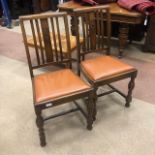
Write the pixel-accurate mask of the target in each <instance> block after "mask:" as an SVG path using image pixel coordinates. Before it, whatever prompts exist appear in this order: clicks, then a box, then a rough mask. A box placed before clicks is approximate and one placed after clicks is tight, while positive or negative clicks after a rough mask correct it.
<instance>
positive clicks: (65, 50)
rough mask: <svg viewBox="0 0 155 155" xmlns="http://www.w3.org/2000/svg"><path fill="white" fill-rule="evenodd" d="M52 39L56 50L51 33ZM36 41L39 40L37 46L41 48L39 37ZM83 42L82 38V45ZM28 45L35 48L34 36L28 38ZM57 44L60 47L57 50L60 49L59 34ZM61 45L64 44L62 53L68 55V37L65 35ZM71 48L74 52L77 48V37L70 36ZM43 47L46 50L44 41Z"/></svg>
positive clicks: (62, 37) (62, 36) (62, 35)
mask: <svg viewBox="0 0 155 155" xmlns="http://www.w3.org/2000/svg"><path fill="white" fill-rule="evenodd" d="M50 38H51V44H52V47H53V48H54V49H55V46H54V42H53V34H52V33H50ZM41 39H42V37H41ZM36 40H37V46H38V47H39V48H40V47H41V46H40V42H39V38H38V37H37V38H36ZM82 42H83V38H80V43H82ZM27 43H28V45H29V46H32V47H34V40H33V37H32V36H31V37H28V39H27ZM56 44H57V45H58V46H57V48H58V47H59V40H58V35H57V34H56ZM61 44H62V52H63V53H67V52H68V49H67V41H66V35H65V34H61ZM70 46H71V50H72V51H73V50H74V49H75V48H76V37H75V36H72V35H70ZM42 47H43V48H44V43H43V41H42ZM57 50H58V51H59V50H60V49H59V48H58V49H57Z"/></svg>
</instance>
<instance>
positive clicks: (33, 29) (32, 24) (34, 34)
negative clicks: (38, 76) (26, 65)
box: [30, 20, 40, 65]
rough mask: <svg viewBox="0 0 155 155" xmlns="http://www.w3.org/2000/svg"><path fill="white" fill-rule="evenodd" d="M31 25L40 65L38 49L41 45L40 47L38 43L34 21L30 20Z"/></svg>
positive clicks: (38, 59)
mask: <svg viewBox="0 0 155 155" xmlns="http://www.w3.org/2000/svg"><path fill="white" fill-rule="evenodd" d="M30 25H31V30H32V36H33V41H34V45H35V46H34V48H35V52H36V57H37V63H38V64H39V65H40V58H39V49H38V46H39V45H38V41H37V38H36V32H35V28H34V23H33V20H30Z"/></svg>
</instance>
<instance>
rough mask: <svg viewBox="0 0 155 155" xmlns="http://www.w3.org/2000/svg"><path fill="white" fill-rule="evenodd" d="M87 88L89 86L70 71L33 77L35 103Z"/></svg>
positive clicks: (65, 70) (64, 70)
mask: <svg viewBox="0 0 155 155" xmlns="http://www.w3.org/2000/svg"><path fill="white" fill-rule="evenodd" d="M89 88H90V86H89V85H88V84H87V83H85V82H84V81H82V80H81V79H80V78H79V77H78V76H77V75H76V74H74V73H73V72H72V71H71V70H70V69H63V70H59V71H55V72H48V73H44V74H41V75H37V76H35V77H34V89H35V96H36V102H37V103H39V102H42V101H48V100H52V99H55V98H57V97H60V96H64V95H68V94H71V93H74V92H78V91H81V90H86V89H89Z"/></svg>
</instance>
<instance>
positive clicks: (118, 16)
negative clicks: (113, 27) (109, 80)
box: [58, 1, 144, 57]
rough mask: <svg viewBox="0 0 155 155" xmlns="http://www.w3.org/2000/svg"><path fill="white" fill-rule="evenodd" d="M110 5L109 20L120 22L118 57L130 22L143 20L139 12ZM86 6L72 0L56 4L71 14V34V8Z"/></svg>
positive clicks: (73, 29)
mask: <svg viewBox="0 0 155 155" xmlns="http://www.w3.org/2000/svg"><path fill="white" fill-rule="evenodd" d="M108 5H109V7H110V13H111V20H112V22H118V23H120V27H119V54H118V55H119V57H122V54H123V52H124V47H125V45H126V42H127V39H128V31H129V25H130V24H140V23H142V22H143V21H144V16H143V15H142V14H141V13H138V12H135V11H128V10H126V9H123V8H121V7H120V6H119V5H117V3H110V4H108ZM82 7H87V6H82V5H81V4H80V3H76V2H74V1H69V2H65V3H62V4H59V5H58V8H59V11H66V12H67V13H69V14H70V15H71V17H72V18H71V30H72V34H73V35H75V28H74V18H73V16H72V13H73V10H74V9H77V8H82Z"/></svg>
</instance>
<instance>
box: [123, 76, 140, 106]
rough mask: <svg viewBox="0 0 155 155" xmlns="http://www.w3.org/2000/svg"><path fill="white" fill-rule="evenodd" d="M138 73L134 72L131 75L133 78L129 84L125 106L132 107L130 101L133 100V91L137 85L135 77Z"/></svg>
mask: <svg viewBox="0 0 155 155" xmlns="http://www.w3.org/2000/svg"><path fill="white" fill-rule="evenodd" d="M136 75H137V74H134V75H132V76H131V80H130V82H129V84H128V95H127V97H126V104H125V107H127V108H128V107H130V102H131V101H132V91H133V89H134V87H135V78H136Z"/></svg>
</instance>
